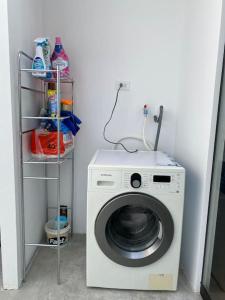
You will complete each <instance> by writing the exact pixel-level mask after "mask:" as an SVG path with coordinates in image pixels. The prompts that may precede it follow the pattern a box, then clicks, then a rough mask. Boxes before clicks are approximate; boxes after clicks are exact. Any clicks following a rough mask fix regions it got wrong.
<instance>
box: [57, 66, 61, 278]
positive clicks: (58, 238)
mask: <svg viewBox="0 0 225 300" xmlns="http://www.w3.org/2000/svg"><path fill="white" fill-rule="evenodd" d="M56 75H57V81H56V91H57V149H58V162H59V161H60V150H61V149H60V125H61V123H60V120H59V117H60V113H61V110H60V107H61V106H60V101H61V96H60V70H59V66H57V73H56ZM60 175H61V174H60V164H58V180H57V210H58V211H57V218H58V219H57V283H58V284H60V281H61V278H60V277H61V276H60V258H61V257H60Z"/></svg>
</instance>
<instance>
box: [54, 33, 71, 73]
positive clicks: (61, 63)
mask: <svg viewBox="0 0 225 300" xmlns="http://www.w3.org/2000/svg"><path fill="white" fill-rule="evenodd" d="M51 61H52V68H53V70H56V69H57V66H58V67H59V70H60V76H61V78H62V79H65V78H68V77H69V58H68V56H67V54H66V52H65V50H64V49H63V46H62V42H61V38H60V37H56V39H55V49H54V51H53V53H52V58H51ZM54 76H55V77H56V73H54Z"/></svg>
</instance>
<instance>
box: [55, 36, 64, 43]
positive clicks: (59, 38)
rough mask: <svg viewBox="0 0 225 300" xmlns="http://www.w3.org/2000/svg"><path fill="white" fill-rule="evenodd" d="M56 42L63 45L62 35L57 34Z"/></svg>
mask: <svg viewBox="0 0 225 300" xmlns="http://www.w3.org/2000/svg"><path fill="white" fill-rule="evenodd" d="M55 43H56V44H57V45H61V44H62V42H61V37H59V36H57V37H56V38H55Z"/></svg>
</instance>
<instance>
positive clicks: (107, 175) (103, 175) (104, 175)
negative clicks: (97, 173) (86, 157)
mask: <svg viewBox="0 0 225 300" xmlns="http://www.w3.org/2000/svg"><path fill="white" fill-rule="evenodd" d="M101 176H102V177H112V174H107V173H103V174H101Z"/></svg>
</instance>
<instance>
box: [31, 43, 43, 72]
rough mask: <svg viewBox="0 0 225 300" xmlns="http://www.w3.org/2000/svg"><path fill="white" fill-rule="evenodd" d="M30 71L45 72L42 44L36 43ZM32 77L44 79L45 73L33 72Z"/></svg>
mask: <svg viewBox="0 0 225 300" xmlns="http://www.w3.org/2000/svg"><path fill="white" fill-rule="evenodd" d="M32 69H34V70H46V63H45V59H44V54H43V49H42V43H39V42H38V43H37V46H36V53H35V56H34V59H33V63H32ZM32 75H33V76H35V77H46V72H38V71H36V72H33V73H32Z"/></svg>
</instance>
